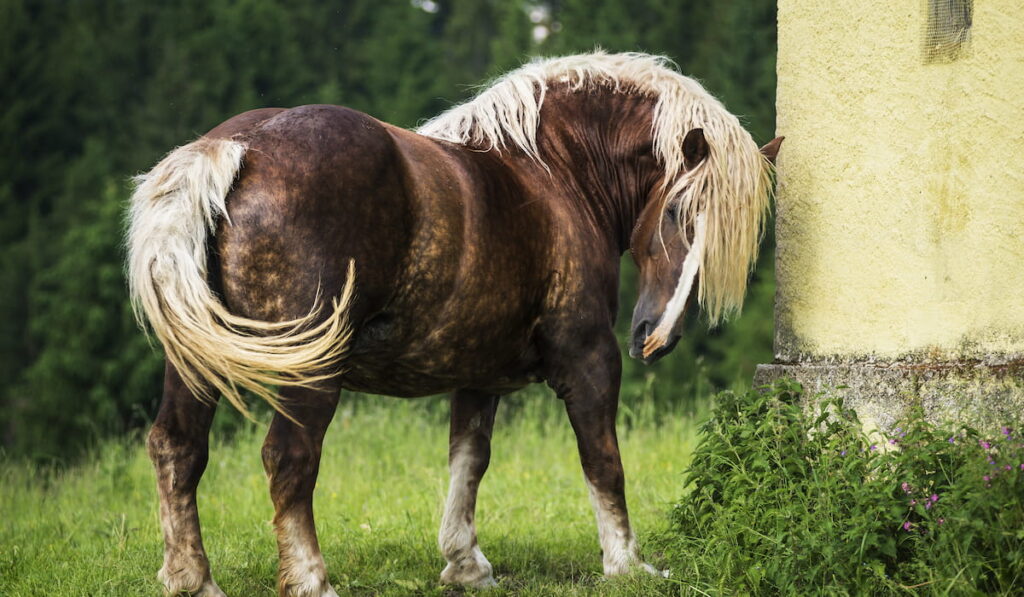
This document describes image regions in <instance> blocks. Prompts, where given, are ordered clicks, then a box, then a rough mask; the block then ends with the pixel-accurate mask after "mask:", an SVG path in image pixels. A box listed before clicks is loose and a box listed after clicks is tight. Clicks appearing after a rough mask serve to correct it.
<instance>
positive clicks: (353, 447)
mask: <svg viewBox="0 0 1024 597" xmlns="http://www.w3.org/2000/svg"><path fill="white" fill-rule="evenodd" d="M512 400H513V402H515V403H516V404H514V405H513V406H514V407H515V408H513V409H506V411H505V412H503V411H501V410H499V420H498V423H497V425H496V429H495V437H494V443H493V451H492V453H493V457H492V462H491V468H490V470H489V472H488V474H487V477H486V478H485V479H484V482H483V485H482V487H481V490H480V499H479V504H478V509H477V514H478V516H477V525H478V528H479V537H480V544H481V546H482V548H483V550H484V553H485V554H487V556H488V558H489V559H490V560H491V562H492V563H493V564H494V568H495V573H496V577H497V579H498V581H499V583H500V587H499V589H498V590H496V591H491V592H488V593H487V594H488V595H504V594H516V595H551V594H555V595H563V594H568V595H635V594H649V593H653V592H661V590H663V589H668V588H670V587H673V586H676V587H677V586H678V585H676V583H677V582H678V581H673V580H668V581H666V580H659V579H654V578H646V577H642V576H640V575H638V576H636V577H632V578H626V579H619V580H615V581H612V582H608V581H605V580H603V579H602V578H601V576H600V571H601V562H600V549H599V547H598V543H597V533H596V529H595V525H594V520H593V514H592V512H591V509H590V504H589V501H588V499H587V494H586V489H585V487H584V483H583V479H582V473H581V471H580V466H579V459H578V456H577V453H576V446H575V440H574V438H573V436H572V432H571V430H570V428H569V424H568V421H567V420H566V418H565V416H564V413H563V412H562V410H561V403H560V402H558V401H557V400H555V399H553V398H550V397H549V396H542V395H539V393H532V394H531V395H528V396H521V397H514V398H513V399H512ZM510 410H514V411H516V412H509V411H510ZM437 411H438V409H437V408H426V407H424V406H423V404H418V403H414V402H403V401H398V400H390V399H380V400H379V401H378V402H374V403H370V404H366V405H364V406H361V407H360V408H358V409H353V408H351V407H348V408H347V407H346V406H345V405H344V404H343V405H342V407H341V408H340V409H339V413H338V415H337V416H336V417H335V421H334V424H333V425H332V427H331V429H330V431H329V432H328V435H327V440H326V445H325V451H324V458H323V464H322V467H321V471H320V481H319V484H318V487H317V493H316V513H317V528H318V529H319V534H320V543H321V546H322V548H323V552H324V556H325V559H326V560H327V565H328V569H329V573H330V577H331V581H332V583H333V584H334V586H335V588H336V589H337V590H338V592H339V593H340V594H342V595H344V594H353V595H369V594H382V595H410V594H423V595H459V594H461V592H459V591H452V590H451V589H447V588H444V587H441V586H439V585H438V583H437V577H438V574H439V573H440V571H441V568H442V567H443V560H442V558H441V556H440V554H439V552H438V549H437V546H436V539H435V537H436V533H437V527H438V523H439V521H440V515H441V507H442V503H443V500H444V495H445V490H446V485H447V480H448V474H447V456H446V449H447V424H446V423H445V422H444V421H443V417H441V416H440V415H439V414H438V412H437ZM221 416H229V417H237V415H235V414H234V413H227V412H225V413H222V415H221ZM657 418H659V419H661V422H660V423H658V424H655V423H653V422H652V421H653V420H655V417H654V416H652V415H651V413H634V412H632V411H630V410H629V408H628V407H627V406H625V405H624V406H623V411H621V412H620V443H621V445H622V453H623V460H624V464H625V468H626V475H627V477H626V478H627V492H628V499H629V504H630V506H631V514H632V517H633V524H634V527H635V529H636V532H637V535H638V536H639V538H640V541H641V544H643V543H644V542H645V540H646V539H647V538H649V537H651V536H652V535H653V534H654V533H656V532H658V531H660V530H661V529H662V528H663V525H664V524H665V516H666V513H667V511H668V509H669V507H670V504H671V502H673V501H674V500H676V499H678V498H679V495H680V491H681V486H682V483H681V474H680V473H681V471H682V470H683V469H684V468H685V466H686V464H687V463H688V461H689V457H690V452H691V450H692V448H693V443H694V441H695V437H696V432H695V423H694V421H693V420H692V418H691V417H687V416H683V415H681V414H671V415H665V414H662V415H661V416H660V417H657ZM264 431H265V425H249V426H248V427H246V428H245V429H244V430H243V431H241V432H239V433H237V434H235V435H234V436H233V438H232V439H231V440H221V439H219V438H218V437H217V436H215V439H214V444H215V445H214V447H213V450H212V453H211V458H210V466H209V468H208V469H207V473H206V476H205V477H204V479H203V483H202V485H201V486H200V492H199V501H200V506H199V507H200V514H201V516H202V521H203V530H204V536H205V541H206V547H207V551H208V552H209V555H210V560H211V563H212V566H213V574H214V578H215V579H216V580H217V582H218V583H219V584H220V586H221V587H222V588H223V589H224V590H225V592H227V593H228V594H229V595H231V596H250V595H272V594H273V593H274V587H275V571H276V549H275V543H274V537H273V533H272V529H271V525H270V519H271V517H272V515H273V512H272V508H271V506H270V500H269V498H268V496H267V482H266V479H265V477H264V475H263V469H262V466H261V463H260V450H259V446H260V443H261V441H262V435H263V432H264ZM0 515H2V519H0V595H3V596H5V597H16V596H36V595H61V596H64V595H118V596H120V595H158V594H160V588H159V585H158V583H157V581H156V580H155V576H156V571H157V569H158V568H159V567H160V563H161V553H162V551H161V550H162V541H161V537H160V530H159V525H158V521H157V502H156V490H155V487H154V477H153V472H152V469H151V468H150V464H149V460H148V459H147V457H146V455H145V450H144V448H143V442H142V440H141V438H140V437H137V438H135V439H134V440H133V441H120V442H115V443H108V444H106V445H105V446H103V447H102V448H101V449H98V450H97V451H96V455H95V456H94V457H93V458H90V459H89V460H88V461H86V462H85V463H83V464H80V465H78V466H76V467H74V468H72V469H70V470H67V471H64V472H61V473H59V474H58V473H52V472H49V473H48V472H40V471H38V470H36V469H32V468H30V467H27V466H25V465H22V464H12V463H0ZM649 551H651V550H650V549H648V550H646V551H645V555H646V556H647V557H648V559H649V560H651V561H652V563H654V564H656V565H657V564H658V563H659V562H658V557H657V554H650V553H647V552H649Z"/></svg>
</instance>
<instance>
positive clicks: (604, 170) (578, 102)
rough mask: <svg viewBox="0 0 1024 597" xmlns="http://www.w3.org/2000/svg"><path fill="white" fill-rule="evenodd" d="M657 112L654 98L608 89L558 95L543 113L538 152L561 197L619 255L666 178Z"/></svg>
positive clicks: (553, 94)
mask: <svg viewBox="0 0 1024 597" xmlns="http://www.w3.org/2000/svg"><path fill="white" fill-rule="evenodd" d="M653 113H654V100H653V99H651V98H648V97H642V96H635V95H628V94H625V93H614V92H611V91H603V90H602V91H580V92H569V91H565V90H552V91H550V92H549V93H548V96H547V98H546V99H545V101H544V106H543V108H542V112H541V118H540V127H539V129H538V131H537V140H538V146H539V149H540V156H541V158H542V159H543V161H544V163H545V164H546V165H547V167H548V168H549V169H550V180H551V181H552V184H553V185H554V186H555V187H556V192H560V194H561V195H562V196H563V197H564V199H565V200H566V201H569V202H571V203H572V204H573V208H574V209H575V210H576V211H578V212H579V213H581V214H584V215H585V216H586V217H587V219H588V220H589V221H590V223H592V224H593V226H594V228H595V230H596V231H597V232H598V233H600V234H606V235H608V240H609V241H610V242H611V243H612V244H613V246H615V248H616V249H617V250H618V251H619V253H622V252H623V251H625V250H626V249H627V248H628V244H629V237H630V233H631V231H632V230H633V227H634V225H635V224H636V221H637V218H639V216H640V212H641V210H642V209H643V207H644V205H645V204H646V202H647V201H648V199H649V198H650V196H651V195H652V192H651V191H652V189H653V188H654V185H655V184H656V183H657V181H658V180H659V178H660V175H661V172H660V166H659V165H658V163H657V160H656V159H655V158H654V155H653V152H652V149H651V148H652V140H653V135H652V129H651V115H652V114H653ZM546 175H547V174H546V173H545V176H546Z"/></svg>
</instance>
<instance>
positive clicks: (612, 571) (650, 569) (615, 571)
mask: <svg viewBox="0 0 1024 597" xmlns="http://www.w3.org/2000/svg"><path fill="white" fill-rule="evenodd" d="M636 571H639V572H645V573H647V574H650V575H651V576H660V577H661V578H668V577H669V571H668V570H658V569H657V568H655V567H654V566H651V565H650V564H648V563H647V562H639V561H633V562H630V563H628V564H620V565H618V566H615V567H611V566H607V565H606V566H605V569H604V575H605V578H612V577H615V576H624V575H626V574H631V573H633V572H636Z"/></svg>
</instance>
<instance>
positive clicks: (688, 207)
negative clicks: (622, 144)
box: [417, 51, 771, 324]
mask: <svg viewBox="0 0 1024 597" xmlns="http://www.w3.org/2000/svg"><path fill="white" fill-rule="evenodd" d="M553 85H566V86H568V87H569V89H571V90H573V91H586V90H588V89H592V88H596V87H604V88H609V89H613V90H614V91H616V92H621V93H639V94H645V95H650V96H651V97H653V98H656V99H657V104H656V106H655V109H654V115H653V119H652V126H653V129H654V151H655V155H656V156H657V157H658V159H659V160H660V161H661V163H662V164H663V166H664V168H665V178H664V185H663V190H664V196H663V198H662V201H664V202H668V201H678V202H679V207H680V208H679V214H680V219H681V220H682V223H689V222H695V221H696V216H697V214H698V213H703V214H705V217H706V222H707V230H706V236H707V238H706V245H705V247H704V251H703V255H702V259H701V263H700V267H699V276H700V278H699V279H700V288H699V291H698V297H699V300H700V304H701V306H702V307H703V308H704V310H705V311H706V312H707V314H708V317H709V319H710V321H711V323H712V324H715V323H717V322H718V321H720V320H722V319H727V318H728V317H729V316H730V315H732V314H733V313H736V312H738V311H739V309H740V307H741V306H742V305H743V296H744V294H745V292H746V286H747V278H748V275H749V272H750V269H751V267H753V265H754V263H755V261H756V260H757V250H758V245H759V244H760V240H761V234H762V231H763V224H764V214H765V210H766V208H767V206H768V202H769V199H770V193H771V185H770V180H769V178H770V173H771V166H770V164H769V162H768V161H767V160H766V159H765V158H764V156H763V155H762V154H761V152H760V151H759V149H758V146H757V144H755V143H754V140H753V139H752V138H751V136H750V134H749V133H748V132H747V131H746V130H745V129H744V128H743V127H742V126H741V125H740V122H739V120H738V119H737V118H736V117H735V116H733V115H732V114H730V113H729V112H728V111H727V110H726V109H725V107H724V106H722V104H721V102H719V101H718V100H717V99H715V98H714V97H713V96H712V95H711V94H709V93H708V92H707V91H706V90H705V89H704V88H703V87H701V85H700V83H698V82H696V81H694V80H693V79H690V78H688V77H685V76H683V75H681V74H679V73H678V72H677V71H676V70H675V69H674V68H673V63H672V62H671V61H670V60H668V59H667V58H663V57H660V56H651V55H648V54H639V53H628V54H606V53H604V52H600V51H598V52H595V53H593V54H582V55H579V56H566V57H562V58H549V59H543V60H537V61H535V62H531V63H528V64H526V65H524V66H522V67H520V68H518V69H516V70H514V71H512V72H510V73H508V74H506V75H504V76H502V77H501V78H499V79H498V80H497V81H496V82H495V83H494V84H492V85H491V86H490V87H488V88H487V89H485V90H483V91H481V92H480V93H479V94H478V95H477V96H476V97H475V98H473V99H471V100H469V101H468V102H466V103H464V104H461V105H458V106H455V107H454V108H451V109H450V110H448V111H447V112H444V113H443V114H441V115H439V116H436V117H435V118H433V119H432V120H430V121H428V122H426V123H425V124H423V125H422V126H421V127H420V128H419V129H418V131H417V132H419V133H421V134H423V135H427V136H430V137H435V138H438V139H444V140H447V141H451V142H454V143H460V144H463V145H467V146H470V147H477V148H481V149H494V150H496V151H501V150H503V149H507V148H509V147H510V146H511V147H513V148H516V149H518V150H520V151H523V152H525V153H526V154H527V155H529V156H531V157H533V158H534V159H536V160H538V161H540V162H543V160H542V158H541V156H540V155H539V151H538V148H537V137H536V133H537V127H538V125H539V123H540V110H541V106H542V104H543V103H544V97H545V94H546V91H547V89H548V88H549V87H550V86H553ZM694 128H701V129H704V136H705V138H706V139H707V142H708V145H709V146H710V153H709V155H708V158H707V159H706V160H704V161H703V162H701V163H700V164H699V165H698V166H696V167H695V168H693V169H692V170H689V171H685V169H684V165H683V138H684V137H685V135H686V133H687V132H688V131H690V130H691V129H694ZM680 229H681V230H683V229H686V226H680Z"/></svg>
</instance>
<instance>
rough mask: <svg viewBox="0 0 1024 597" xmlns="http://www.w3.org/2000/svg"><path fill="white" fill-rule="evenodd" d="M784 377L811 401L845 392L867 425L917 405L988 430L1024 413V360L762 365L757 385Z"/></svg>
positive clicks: (892, 419) (887, 422)
mask: <svg viewBox="0 0 1024 597" xmlns="http://www.w3.org/2000/svg"><path fill="white" fill-rule="evenodd" d="M782 377H789V378H792V379H794V380H796V381H798V382H800V384H801V385H803V387H804V391H805V393H806V399H808V400H809V401H810V402H813V399H814V397H815V396H816V395H817V396H821V395H823V394H827V395H830V396H835V395H838V396H841V397H842V398H843V399H844V402H845V404H846V405H847V406H849V407H850V408H853V409H854V410H856V411H857V414H858V415H859V416H860V418H861V421H862V422H863V423H864V425H865V427H866V428H876V429H883V430H884V429H889V428H891V427H892V426H894V425H895V423H896V421H897V420H898V419H899V418H900V417H901V416H903V415H904V414H906V413H907V412H908V411H909V410H910V408H911V407H912V406H914V405H920V406H921V407H922V408H923V409H924V411H925V413H926V416H927V417H928V419H929V420H932V421H934V422H947V421H952V422H959V423H966V424H969V425H971V426H973V427H976V428H979V429H984V430H994V429H998V428H999V427H1000V426H1002V425H1006V424H1011V423H1012V422H1013V421H1015V420H1017V421H1019V420H1021V419H1022V418H1024V361H1017V362H1012V363H1007V364H1001V365H986V364H980V363H938V364H935V363H932V364H928V365H920V364H910V363H840V364H830V363H820V362H819V363H815V362H805V363H793V364H773V365H758V367H757V371H756V373H755V374H754V385H755V386H761V385H767V384H770V383H772V381H774V380H776V379H779V378H782ZM844 386H845V387H844Z"/></svg>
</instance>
